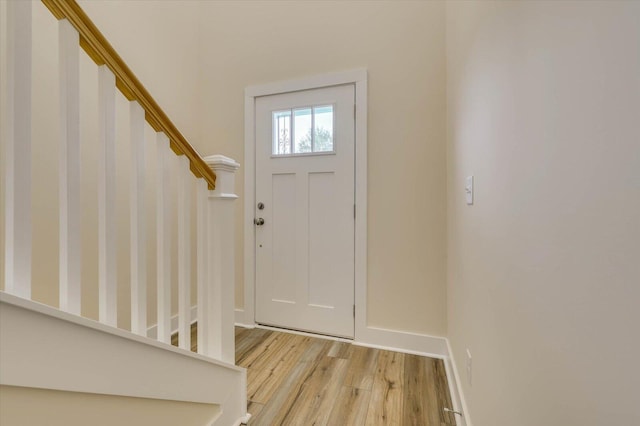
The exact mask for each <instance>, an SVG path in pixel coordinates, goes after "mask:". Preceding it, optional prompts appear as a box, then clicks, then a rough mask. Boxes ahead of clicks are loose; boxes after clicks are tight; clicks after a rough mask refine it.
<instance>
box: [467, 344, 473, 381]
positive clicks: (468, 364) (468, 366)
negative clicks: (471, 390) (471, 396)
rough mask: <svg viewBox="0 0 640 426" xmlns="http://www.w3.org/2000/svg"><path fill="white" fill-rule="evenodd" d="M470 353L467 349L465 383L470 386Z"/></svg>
mask: <svg viewBox="0 0 640 426" xmlns="http://www.w3.org/2000/svg"><path fill="white" fill-rule="evenodd" d="M471 377H472V375H471V351H470V350H469V348H467V383H469V386H471Z"/></svg>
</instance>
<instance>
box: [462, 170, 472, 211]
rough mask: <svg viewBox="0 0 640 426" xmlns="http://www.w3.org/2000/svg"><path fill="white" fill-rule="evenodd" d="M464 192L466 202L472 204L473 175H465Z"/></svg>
mask: <svg viewBox="0 0 640 426" xmlns="http://www.w3.org/2000/svg"><path fill="white" fill-rule="evenodd" d="M464 192H465V195H466V198H467V204H468V205H472V204H473V176H467V178H466V179H465V180H464Z"/></svg>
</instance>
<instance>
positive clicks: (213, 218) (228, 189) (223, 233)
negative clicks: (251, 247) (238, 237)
mask: <svg viewBox="0 0 640 426" xmlns="http://www.w3.org/2000/svg"><path fill="white" fill-rule="evenodd" d="M204 160H205V162H206V163H207V165H208V166H209V167H211V169H212V170H213V171H214V172H215V174H216V189H215V190H213V191H209V200H208V204H209V209H208V227H207V228H208V229H207V234H208V235H207V246H208V250H207V252H208V264H209V267H208V280H209V288H208V294H207V299H208V301H207V302H208V303H207V305H208V307H209V323H208V324H207V328H208V329H209V330H210V331H209V333H210V334H209V336H208V337H209V339H207V342H208V343H209V345H210V348H211V350H212V352H210V353H208V354H207V355H209V356H212V357H213V358H217V359H220V360H222V361H224V362H228V363H231V364H235V332H234V323H235V302H234V293H235V233H234V231H235V223H234V222H235V220H234V203H233V201H235V200H236V199H237V198H238V196H237V195H236V194H235V173H236V171H237V170H238V168H239V167H240V164H238V163H236V162H235V161H234V160H233V159H231V158H228V157H225V156H223V155H211V156H209V157H205V158H204Z"/></svg>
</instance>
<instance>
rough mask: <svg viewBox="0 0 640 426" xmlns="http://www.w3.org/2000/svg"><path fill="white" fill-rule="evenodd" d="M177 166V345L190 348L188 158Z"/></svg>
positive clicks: (189, 190)
mask: <svg viewBox="0 0 640 426" xmlns="http://www.w3.org/2000/svg"><path fill="white" fill-rule="evenodd" d="M179 160H180V161H179V163H180V164H179V167H178V346H179V347H180V348H182V349H186V350H191V183H192V181H191V179H192V174H191V170H189V159H188V158H187V156H186V155H182V156H180V157H179Z"/></svg>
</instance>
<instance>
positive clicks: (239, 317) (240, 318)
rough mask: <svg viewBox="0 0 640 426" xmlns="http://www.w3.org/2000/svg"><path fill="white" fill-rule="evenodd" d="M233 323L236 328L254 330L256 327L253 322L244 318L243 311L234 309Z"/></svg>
mask: <svg viewBox="0 0 640 426" xmlns="http://www.w3.org/2000/svg"><path fill="white" fill-rule="evenodd" d="M235 315H236V317H235V323H236V326H238V327H242V328H255V327H256V325H255V323H254V322H253V321H247V320H246V319H245V317H244V309H236V311H235Z"/></svg>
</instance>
